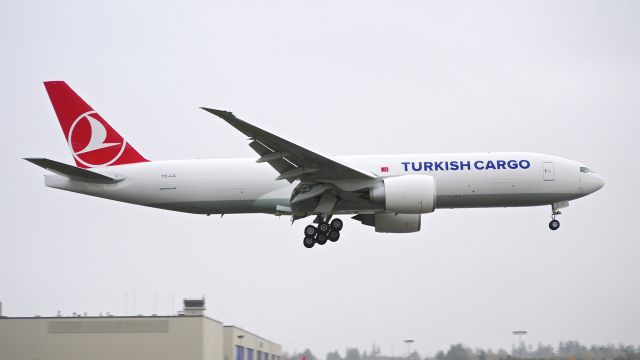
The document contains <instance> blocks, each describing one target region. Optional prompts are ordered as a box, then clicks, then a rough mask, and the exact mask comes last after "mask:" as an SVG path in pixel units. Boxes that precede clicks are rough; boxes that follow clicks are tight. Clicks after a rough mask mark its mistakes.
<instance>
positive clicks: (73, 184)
mask: <svg viewBox="0 0 640 360" xmlns="http://www.w3.org/2000/svg"><path fill="white" fill-rule="evenodd" d="M44 86H45V88H46V91H47V93H48V95H49V98H50V100H51V103H52V105H53V108H54V111H55V113H56V116H57V118H58V121H59V123H60V126H61V127H62V131H63V133H64V137H65V139H66V141H67V144H68V145H69V149H70V150H71V154H72V156H73V158H74V160H75V164H76V166H72V165H68V164H65V163H62V162H58V161H54V160H50V159H46V158H25V160H27V161H30V162H31V163H33V164H35V165H38V166H40V167H42V168H44V169H46V170H49V171H50V172H52V173H53V174H52V175H46V176H45V185H46V186H48V187H52V188H56V189H62V190H67V191H72V192H77V193H81V194H86V195H91V196H96V197H101V198H105V199H111V200H116V201H121V202H125V203H131V204H137V205H143V206H149V207H153V208H159V209H166V210H173V211H180V212H186V213H192V214H203V215H211V214H220V215H224V214H248V213H262V214H272V215H287V216H291V220H292V222H293V221H296V220H299V219H302V218H305V217H308V216H315V218H314V220H313V223H312V224H310V225H308V226H307V227H305V229H304V238H303V245H304V246H305V247H307V248H312V247H313V246H314V245H316V244H317V245H324V244H326V243H327V241H331V242H335V241H337V240H338V239H339V238H340V231H341V230H342V228H343V222H342V220H341V219H340V218H338V217H337V216H341V215H350V216H352V218H353V219H355V220H357V221H359V222H360V223H362V224H363V225H367V226H371V227H373V228H374V229H375V231H376V232H382V233H411V232H416V231H419V230H420V227H421V216H422V214H428V213H432V212H434V211H435V210H436V209H443V208H452V209H453V208H489V207H522V206H542V205H545V206H549V205H550V206H551V221H550V222H549V228H550V229H551V230H557V229H558V228H559V227H560V222H559V221H558V220H557V219H556V215H559V214H560V209H563V208H565V207H567V206H568V205H569V201H571V200H575V199H578V198H581V197H584V196H586V195H589V194H591V193H593V192H595V191H597V190H599V189H600V188H602V187H603V186H604V180H603V179H602V177H600V176H599V175H598V174H596V173H595V172H594V171H593V170H591V169H590V168H589V167H587V166H585V165H583V164H581V163H579V162H576V161H573V160H569V159H564V158H561V157H557V156H552V155H544V154H537V153H528V152H484V153H450V154H413V155H406V154H402V155H368V156H326V155H322V154H320V153H318V152H315V151H312V150H310V149H308V148H305V147H303V146H301V145H298V144H296V143H293V142H291V141H289V140H286V139H283V138H281V137H279V136H277V135H275V134H272V133H270V132H268V131H266V130H263V129H261V128H259V127H257V126H255V125H252V124H250V123H248V122H246V121H243V120H241V119H239V118H238V117H236V116H235V115H234V114H233V113H231V112H227V111H223V110H216V109H211V108H206V107H203V108H202V109H203V110H205V111H207V112H209V113H211V114H213V115H215V116H217V117H219V118H220V119H222V120H224V121H225V122H227V123H228V124H229V125H231V126H233V127H234V128H236V129H237V130H238V131H240V132H241V133H242V134H243V135H245V136H247V137H248V138H249V147H250V148H251V149H253V150H254V151H255V152H256V153H257V155H258V157H257V159H256V158H241V159H202V160H200V159H199V160H169V161H150V160H148V159H147V158H146V157H144V156H142V155H141V154H140V153H139V152H138V151H137V150H136V149H135V148H134V147H133V145H132V144H131V143H130V142H128V141H127V140H125V138H124V137H122V136H121V135H120V134H119V133H118V132H117V131H116V130H115V129H114V128H113V127H111V125H109V123H107V122H106V121H105V120H104V119H103V118H102V116H100V114H98V113H97V112H96V111H95V110H94V109H93V108H92V107H91V106H89V105H88V104H87V103H86V102H85V101H84V100H82V98H80V96H78V95H77V94H76V93H75V92H74V91H73V90H72V89H71V88H70V87H69V86H68V85H67V84H66V83H65V82H63V81H47V82H45V83H44ZM314 224H315V225H314Z"/></svg>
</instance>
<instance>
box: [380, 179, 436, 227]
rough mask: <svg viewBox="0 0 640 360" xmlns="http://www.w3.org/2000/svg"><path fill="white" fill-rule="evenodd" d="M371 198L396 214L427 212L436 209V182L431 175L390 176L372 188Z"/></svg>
mask: <svg viewBox="0 0 640 360" xmlns="http://www.w3.org/2000/svg"><path fill="white" fill-rule="evenodd" d="M369 198H370V199H371V202H372V203H374V204H378V205H382V206H384V209H385V210H386V211H389V212H393V213H396V214H426V213H430V212H433V210H435V207H436V184H435V181H434V179H433V177H432V176H429V175H403V176H397V177H389V178H386V179H384V180H382V184H381V185H378V186H376V187H374V188H373V189H371V190H370V192H369ZM376 220H377V219H376ZM419 228H420V221H419V220H418V229H419ZM377 230H378V226H377V221H376V231H377ZM415 231H417V230H415Z"/></svg>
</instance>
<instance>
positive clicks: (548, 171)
mask: <svg viewBox="0 0 640 360" xmlns="http://www.w3.org/2000/svg"><path fill="white" fill-rule="evenodd" d="M542 178H543V179H544V181H553V180H554V177H553V163H552V162H543V163H542Z"/></svg>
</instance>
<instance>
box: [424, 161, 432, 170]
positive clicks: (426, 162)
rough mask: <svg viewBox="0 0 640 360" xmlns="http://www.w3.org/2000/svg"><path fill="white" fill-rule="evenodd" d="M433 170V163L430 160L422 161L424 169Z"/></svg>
mask: <svg viewBox="0 0 640 360" xmlns="http://www.w3.org/2000/svg"><path fill="white" fill-rule="evenodd" d="M427 170H429V171H433V163H432V162H431V161H425V162H424V171H427Z"/></svg>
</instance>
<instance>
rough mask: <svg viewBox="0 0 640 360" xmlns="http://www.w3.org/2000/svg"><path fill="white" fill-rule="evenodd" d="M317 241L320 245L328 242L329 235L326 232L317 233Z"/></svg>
mask: <svg viewBox="0 0 640 360" xmlns="http://www.w3.org/2000/svg"><path fill="white" fill-rule="evenodd" d="M316 243H318V245H324V244H326V243H327V235H325V234H318V235H316Z"/></svg>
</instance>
